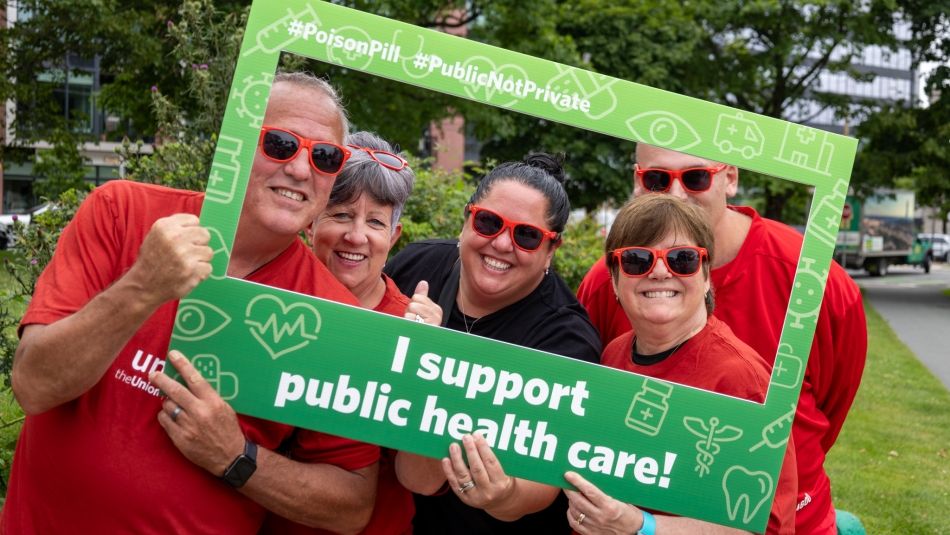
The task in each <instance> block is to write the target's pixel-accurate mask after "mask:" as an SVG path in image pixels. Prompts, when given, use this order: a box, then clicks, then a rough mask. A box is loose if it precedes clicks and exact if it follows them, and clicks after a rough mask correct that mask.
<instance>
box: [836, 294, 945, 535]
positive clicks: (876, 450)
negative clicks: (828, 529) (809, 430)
mask: <svg viewBox="0 0 950 535" xmlns="http://www.w3.org/2000/svg"><path fill="white" fill-rule="evenodd" d="M865 310H866V312H867V318H868V333H869V343H868V360H867V366H866V368H865V370H864V379H863V380H862V382H861V388H860V389H859V390H858V395H857V398H856V400H855V403H854V407H853V408H852V409H851V413H850V415H849V416H848V420H847V421H846V422H845V425H844V429H843V430H842V432H841V435H840V437H839V438H838V442H837V444H835V447H834V448H833V449H832V450H831V453H830V455H829V458H828V460H827V461H826V463H825V467H826V468H827V470H828V474H829V476H830V477H831V481H832V485H833V487H832V491H833V496H834V501H835V506H836V507H837V508H839V509H845V510H848V511H851V512H852V513H854V514H856V515H858V516H859V517H860V518H861V520H862V522H864V526H865V528H867V532H868V533H869V534H879V533H895V534H896V533H901V534H903V533H914V534H917V533H950V393H948V392H947V389H946V388H944V386H943V385H942V384H941V383H940V381H938V380H937V378H936V377H934V376H933V375H932V374H931V373H930V371H928V370H927V369H926V368H925V367H924V366H923V364H921V363H920V361H919V360H917V358H916V357H914V355H913V354H912V353H911V352H910V350H908V349H907V347H906V346H905V345H904V344H902V343H901V342H900V341H899V340H898V339H897V336H896V335H895V334H894V331H893V330H891V328H890V326H889V325H888V324H887V322H885V321H884V319H883V318H881V316H880V315H879V314H878V313H877V312H876V311H874V310H873V309H872V308H870V307H868V306H866V307H865Z"/></svg>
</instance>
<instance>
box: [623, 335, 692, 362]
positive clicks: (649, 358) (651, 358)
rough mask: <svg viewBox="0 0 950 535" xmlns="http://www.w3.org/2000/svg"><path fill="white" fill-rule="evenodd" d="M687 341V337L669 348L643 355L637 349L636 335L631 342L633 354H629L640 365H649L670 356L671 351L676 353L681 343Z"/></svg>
mask: <svg viewBox="0 0 950 535" xmlns="http://www.w3.org/2000/svg"><path fill="white" fill-rule="evenodd" d="M688 341H689V338H687V339H686V340H683V341H682V342H680V343H678V344H676V345H675V346H673V347H671V348H669V349H666V350H663V351H660V352H659V353H654V354H652V355H644V354H643V353H640V352H639V351H637V339H636V337H634V339H633V344H632V345H633V351H632V353H633V355H631V357H632V358H633V362H635V363H637V364H640V365H641V366H649V365H651V364H657V363H659V362H662V361H664V360H666V359H667V358H669V357H671V356H672V355H673V353H676V352H677V351H678V350H679V348H680V347H682V346H683V344H685V343H686V342H688Z"/></svg>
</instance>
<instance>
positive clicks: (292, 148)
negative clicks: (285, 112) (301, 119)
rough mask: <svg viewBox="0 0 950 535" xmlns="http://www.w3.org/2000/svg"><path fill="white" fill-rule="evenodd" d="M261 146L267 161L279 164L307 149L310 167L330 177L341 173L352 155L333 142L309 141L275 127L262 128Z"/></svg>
mask: <svg viewBox="0 0 950 535" xmlns="http://www.w3.org/2000/svg"><path fill="white" fill-rule="evenodd" d="M259 145H260V147H261V153H263V154H264V156H265V157H267V159H269V160H272V161H275V162H279V163H286V162H289V161H291V160H293V159H294V158H296V157H297V154H299V153H300V149H302V148H303V149H307V152H309V153H310V166H311V167H313V168H314V169H315V170H317V171H319V172H321V173H325V174H328V175H336V174H337V173H339V172H340V171H341V170H342V169H343V164H345V163H346V160H348V159H349V157H350V155H351V153H350V151H349V150H347V149H346V148H344V147H341V146H340V145H337V144H336V143H333V142H331V141H319V140H316V139H307V138H305V137H301V136H299V135H297V134H295V133H294V132H291V131H290V130H284V129H283V128H276V127H273V126H265V127H263V128H261V139H260V141H259Z"/></svg>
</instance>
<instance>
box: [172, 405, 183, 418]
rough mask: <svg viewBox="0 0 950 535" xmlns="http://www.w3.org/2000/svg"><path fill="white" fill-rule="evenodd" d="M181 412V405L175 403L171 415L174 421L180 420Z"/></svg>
mask: <svg viewBox="0 0 950 535" xmlns="http://www.w3.org/2000/svg"><path fill="white" fill-rule="evenodd" d="M181 412H182V408H181V405H175V409H174V410H173V411H172V413H171V414H170V415H169V416H171V419H172V421H173V422H178V415H179V414H181Z"/></svg>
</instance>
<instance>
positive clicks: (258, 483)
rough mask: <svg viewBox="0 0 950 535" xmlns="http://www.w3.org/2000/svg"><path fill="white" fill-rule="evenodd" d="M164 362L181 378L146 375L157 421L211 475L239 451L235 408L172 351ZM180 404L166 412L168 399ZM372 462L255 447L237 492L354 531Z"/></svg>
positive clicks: (312, 521)
mask: <svg viewBox="0 0 950 535" xmlns="http://www.w3.org/2000/svg"><path fill="white" fill-rule="evenodd" d="M168 360H169V362H171V363H172V365H174V366H175V368H176V369H177V370H178V372H179V373H181V375H182V377H183V378H184V379H185V382H186V384H187V387H186V386H183V385H181V384H180V383H178V382H176V381H174V380H173V379H171V378H170V377H168V376H167V375H165V374H163V373H157V372H155V373H152V374H151V376H150V377H149V380H150V381H151V382H152V384H154V385H155V386H157V387H159V388H161V389H162V391H164V392H165V393H166V394H167V395H168V399H166V400H165V402H164V404H163V407H162V410H161V411H160V412H159V413H158V421H159V423H160V424H161V425H162V427H163V428H164V429H165V432H166V433H168V436H169V438H171V440H172V442H174V444H175V446H176V447H177V448H178V449H179V450H180V451H181V452H182V454H183V455H184V456H185V457H186V458H188V460H190V461H191V462H193V463H195V464H196V465H198V466H200V467H202V468H204V469H205V470H207V471H208V472H210V473H211V474H213V475H215V476H221V475H222V474H224V471H225V469H226V468H227V467H228V465H230V464H231V462H232V461H233V460H234V459H235V458H237V456H238V455H240V454H241V453H242V452H243V451H244V441H245V438H244V433H243V431H242V430H241V426H240V424H239V422H238V419H237V414H236V413H235V412H234V409H232V408H231V406H230V405H228V404H227V403H226V402H225V401H224V400H222V399H221V397H220V396H219V395H218V393H217V392H216V391H215V390H214V388H213V387H212V386H211V385H209V384H208V382H207V381H206V380H205V379H204V378H203V377H202V376H201V374H200V373H199V372H198V371H197V370H195V368H194V366H192V365H191V363H190V362H189V361H188V359H186V358H185V357H184V355H182V354H181V353H179V352H178V351H171V352H170V353H169V355H168ZM179 406H180V407H181V408H182V411H181V412H180V414H179V415H178V416H177V418H176V419H174V420H172V418H171V416H170V414H171V412H172V411H173V410H174V409H175V408H176V407H179ZM377 471H378V465H377V464H375V463H374V464H373V465H371V466H369V467H366V468H361V469H359V470H354V471H348V470H344V469H342V468H339V467H337V466H333V465H330V464H325V463H312V464H308V463H302V462H298V461H294V460H291V459H287V458H286V457H283V456H282V455H280V454H278V453H274V452H272V451H269V450H267V449H265V448H259V449H258V458H257V470H256V471H255V472H254V474H253V475H252V476H251V478H250V479H249V480H248V482H247V484H246V485H245V486H243V487H241V489H240V492H241V493H242V494H244V495H246V496H247V497H249V498H251V499H252V500H254V501H255V502H257V503H259V504H260V505H262V506H263V507H265V508H267V509H269V510H271V511H273V512H275V513H277V514H279V515H281V516H284V517H286V518H289V519H290V520H293V521H295V522H299V523H302V524H306V525H308V526H311V527H319V528H323V529H328V530H331V531H335V532H340V533H357V532H359V531H361V530H362V529H363V528H364V527H365V526H366V524H367V523H368V522H369V518H370V515H371V514H372V512H373V504H374V502H375V499H376V476H377Z"/></svg>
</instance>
